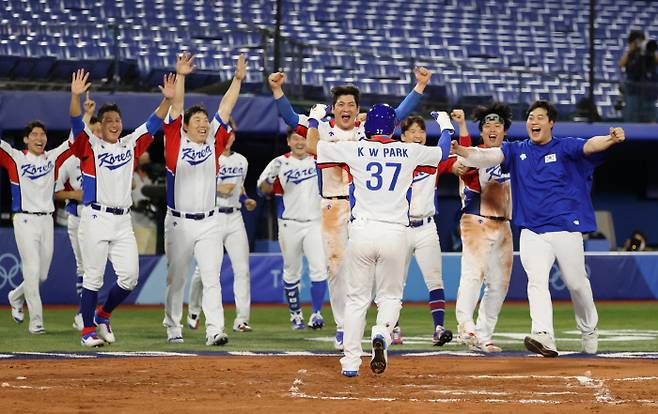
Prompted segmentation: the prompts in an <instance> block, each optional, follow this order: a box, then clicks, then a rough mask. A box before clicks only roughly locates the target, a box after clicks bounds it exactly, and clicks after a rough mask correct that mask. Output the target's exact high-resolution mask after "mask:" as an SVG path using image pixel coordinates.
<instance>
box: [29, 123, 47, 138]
mask: <svg viewBox="0 0 658 414" xmlns="http://www.w3.org/2000/svg"><path fill="white" fill-rule="evenodd" d="M34 128H41V129H43V132H48V131H47V130H46V126H45V125H44V124H43V122H41V121H39V120H35V121H30V122H29V123H28V124H27V125H25V129H24V130H23V136H24V137H27V136H28V135H30V133H31V132H32V130H33V129H34Z"/></svg>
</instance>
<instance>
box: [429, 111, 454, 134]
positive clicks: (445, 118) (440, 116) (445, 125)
mask: <svg viewBox="0 0 658 414" xmlns="http://www.w3.org/2000/svg"><path fill="white" fill-rule="evenodd" d="M430 115H432V118H434V119H435V120H436V123H437V124H439V128H441V132H443V131H446V130H447V131H449V132H450V133H451V134H454V133H455V127H453V126H452V122H450V115H448V113H447V112H444V111H441V112H436V111H433V112H431V113H430Z"/></svg>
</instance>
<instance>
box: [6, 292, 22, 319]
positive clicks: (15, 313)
mask: <svg viewBox="0 0 658 414" xmlns="http://www.w3.org/2000/svg"><path fill="white" fill-rule="evenodd" d="M12 293H14V291H13V290H10V291H9V294H8V295H7V300H8V301H9V305H11V317H12V318H13V319H14V322H16V323H23V320H24V319H25V314H24V313H23V301H21V300H13V299H12V298H11V296H12Z"/></svg>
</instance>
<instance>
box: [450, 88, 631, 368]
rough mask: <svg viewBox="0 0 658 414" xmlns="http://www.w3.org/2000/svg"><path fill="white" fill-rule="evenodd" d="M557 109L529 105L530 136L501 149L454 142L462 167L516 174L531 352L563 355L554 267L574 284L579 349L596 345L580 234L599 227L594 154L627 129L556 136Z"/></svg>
mask: <svg viewBox="0 0 658 414" xmlns="http://www.w3.org/2000/svg"><path fill="white" fill-rule="evenodd" d="M556 118H557V110H556V109H555V107H554V106H553V105H551V104H550V103H548V102H546V101H537V102H535V103H534V104H533V105H531V106H530V108H529V109H528V112H527V116H526V127H527V129H528V135H529V137H530V138H529V139H527V140H524V141H514V142H504V143H503V144H502V146H501V147H500V148H473V147H471V148H467V147H463V146H460V145H455V144H453V151H454V153H456V154H458V155H460V156H462V157H464V160H463V161H462V162H463V164H464V165H467V166H472V167H478V168H481V169H482V168H489V167H494V166H496V165H498V164H500V165H501V167H502V168H501V171H502V172H503V173H506V172H509V173H510V181H511V188H512V202H513V211H514V222H515V223H516V224H517V225H518V226H519V227H521V229H522V230H521V246H520V252H521V263H522V264H523V268H524V269H525V271H526V273H527V274H528V302H529V305H530V317H531V319H532V330H531V334H530V336H527V337H526V338H525V341H524V343H525V346H526V348H528V350H530V351H532V352H535V353H538V354H541V355H543V356H545V357H556V356H558V352H557V348H556V347H555V339H554V338H555V337H554V333H553V306H552V303H551V295H550V291H549V289H548V278H549V273H550V270H551V267H552V266H553V263H554V262H555V260H557V262H558V264H559V266H560V270H561V271H562V279H563V280H564V283H565V284H566V286H567V288H568V289H569V293H570V295H571V299H572V302H573V305H574V311H575V315H576V326H577V327H578V330H580V332H581V338H582V341H581V350H582V352H585V353H588V354H594V353H596V352H597V349H598V331H597V329H596V325H597V323H598V313H597V311H596V306H595V305H594V298H593V296H592V287H591V285H590V283H589V279H588V278H587V272H586V271H585V256H584V252H583V250H584V249H583V236H582V232H591V231H594V230H595V229H596V220H595V218H594V208H593V207H592V200H591V197H590V191H591V183H592V173H593V170H594V167H595V166H596V164H597V163H598V162H599V161H600V160H598V157H597V156H596V153H598V152H601V151H605V150H606V149H608V148H609V147H610V146H612V145H614V144H615V143H618V142H622V141H623V140H624V130H623V129H621V128H610V135H606V136H596V137H592V138H590V139H589V140H584V139H579V138H556V137H553V133H552V129H553V125H555V120H556Z"/></svg>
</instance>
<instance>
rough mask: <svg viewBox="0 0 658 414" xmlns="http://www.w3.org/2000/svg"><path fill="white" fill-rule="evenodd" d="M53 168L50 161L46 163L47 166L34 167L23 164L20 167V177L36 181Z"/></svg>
mask: <svg viewBox="0 0 658 414" xmlns="http://www.w3.org/2000/svg"><path fill="white" fill-rule="evenodd" d="M53 167H54V164H53V162H52V161H48V163H47V164H43V165H34V164H23V165H21V176H23V177H27V178H29V179H30V180H36V179H38V178H41V177H43V176H44V175H46V174H48V173H49V172H50V171H51V170H52V169H53Z"/></svg>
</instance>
